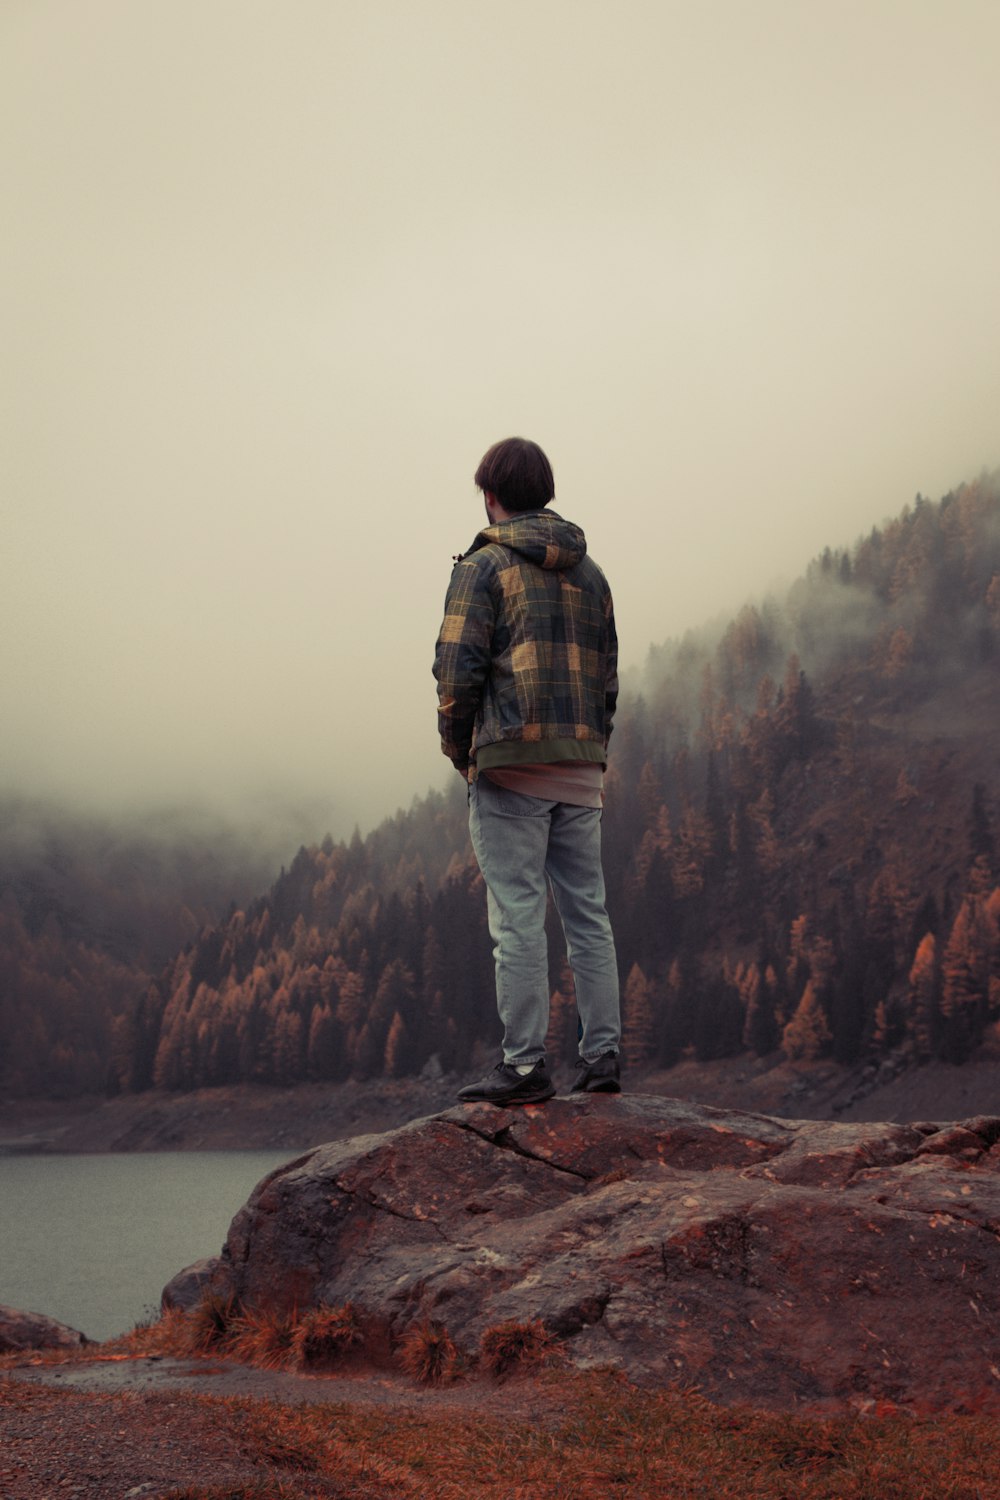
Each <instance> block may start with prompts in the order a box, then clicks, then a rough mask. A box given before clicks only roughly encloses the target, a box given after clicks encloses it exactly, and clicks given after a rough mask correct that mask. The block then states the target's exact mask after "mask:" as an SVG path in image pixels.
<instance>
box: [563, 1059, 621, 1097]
mask: <svg viewBox="0 0 1000 1500" xmlns="http://www.w3.org/2000/svg"><path fill="white" fill-rule="evenodd" d="M577 1067H578V1068H579V1070H580V1074H579V1077H578V1078H577V1080H576V1082H575V1083H574V1085H573V1087H572V1088H571V1089H570V1093H571V1094H620V1093H621V1091H622V1074H621V1067H620V1065H619V1062H618V1053H617V1052H602V1053H601V1055H600V1057H596V1058H595V1059H594V1061H593V1062H587V1061H586V1060H585V1059H584V1058H582V1057H581V1058H580V1061H579V1062H578V1063H577Z"/></svg>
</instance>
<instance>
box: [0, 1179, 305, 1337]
mask: <svg viewBox="0 0 1000 1500" xmlns="http://www.w3.org/2000/svg"><path fill="white" fill-rule="evenodd" d="M290 1160H292V1154H291V1153H289V1152H288V1151H283V1152H277V1153H276V1152H273V1151H174V1152H166V1151H164V1152H151V1153H148V1154H147V1153H142V1154H135V1155H114V1154H111V1155H100V1156H58V1155H53V1156H0V1303H5V1304H6V1305H7V1306H8V1307H17V1308H20V1309H22V1310H23V1311H26V1312H39V1313H45V1314H46V1315H47V1316H48V1317H50V1318H58V1319H59V1321H60V1322H61V1323H68V1324H69V1325H70V1326H71V1327H72V1328H78V1329H80V1331H81V1332H82V1333H85V1334H86V1335H87V1337H88V1338H92V1339H106V1338H111V1337H113V1336H114V1335H115V1334H116V1333H124V1332H126V1331H127V1330H128V1329H129V1328H132V1327H133V1326H134V1325H135V1324H136V1323H137V1322H139V1321H140V1320H141V1319H142V1318H145V1317H148V1316H149V1315H150V1313H151V1312H158V1311H159V1306H160V1293H161V1291H162V1290H163V1287H164V1286H165V1285H166V1283H167V1282H168V1281H169V1280H170V1278H171V1277H172V1276H173V1275H175V1274H176V1272H178V1271H180V1270H182V1269H183V1268H184V1267H185V1266H188V1265H190V1264H191V1262H192V1261H195V1260H200V1259H201V1258H202V1256H205V1255H217V1254H218V1252H219V1251H220V1250H221V1248H222V1245H223V1241H224V1240H225V1238H226V1233H227V1231H228V1229H229V1224H230V1221H231V1220H232V1219H233V1217H234V1216H235V1214H236V1213H238V1211H239V1210H240V1209H241V1208H242V1206H243V1204H244V1203H245V1202H246V1200H247V1198H248V1197H249V1196H250V1193H251V1192H252V1191H253V1189H254V1187H255V1186H256V1185H257V1183H258V1182H259V1181H260V1179H261V1178H262V1177H264V1176H265V1175H266V1174H267V1173H268V1172H270V1171H273V1169H274V1168H275V1167H277V1166H280V1165H281V1164H282V1162H286V1161H290Z"/></svg>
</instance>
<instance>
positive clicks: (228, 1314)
mask: <svg viewBox="0 0 1000 1500" xmlns="http://www.w3.org/2000/svg"><path fill="white" fill-rule="evenodd" d="M170 1316H171V1314H169V1313H168V1314H167V1315H166V1317H168V1318H169V1317H170ZM238 1316H239V1308H238V1306H237V1303H236V1299H235V1298H234V1297H223V1296H220V1294H219V1293H218V1292H206V1293H205V1295H204V1296H203V1297H202V1299H201V1301H200V1302H198V1303H196V1305H195V1306H194V1307H193V1308H192V1309H191V1311H190V1312H189V1313H186V1314H185V1313H182V1314H181V1320H180V1321H179V1322H178V1323H177V1325H176V1333H177V1338H178V1347H177V1351H176V1352H178V1353H184V1354H208V1353H217V1352H218V1350H219V1349H220V1348H221V1347H223V1346H224V1345H226V1344H228V1342H229V1340H230V1338H231V1336H232V1331H233V1327H234V1325H235V1323H236V1320H237V1318H238ZM162 1321H164V1320H161V1322H162ZM149 1331H150V1333H152V1331H153V1330H152V1329H150V1330H149ZM185 1341H186V1342H185Z"/></svg>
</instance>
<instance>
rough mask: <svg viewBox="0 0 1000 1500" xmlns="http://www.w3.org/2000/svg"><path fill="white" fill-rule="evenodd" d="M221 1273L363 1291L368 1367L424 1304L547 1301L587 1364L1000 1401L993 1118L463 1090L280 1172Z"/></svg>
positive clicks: (480, 1308) (330, 1298)
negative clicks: (487, 1101) (870, 1118)
mask: <svg viewBox="0 0 1000 1500" xmlns="http://www.w3.org/2000/svg"><path fill="white" fill-rule="evenodd" d="M181 1274H182V1276H183V1273H181ZM206 1275H207V1277H208V1282H209V1284H210V1285H212V1286H213V1287H214V1288H215V1289H216V1290H218V1291H220V1292H223V1293H225V1294H229V1293H232V1294H234V1295H235V1296H236V1297H238V1298H239V1299H240V1301H241V1302H243V1303H244V1304H245V1305H247V1306H249V1307H278V1308H280V1309H282V1310H292V1309H297V1310H299V1311H301V1310H302V1309H303V1308H305V1307H307V1306H310V1305H311V1304H314V1303H318V1302H327V1303H331V1304H334V1305H339V1304H342V1303H345V1302H351V1303H353V1304H354V1308H355V1311H356V1314H357V1315H358V1317H359V1321H360V1322H361V1323H362V1326H363V1328H364V1331H365V1348H366V1352H367V1354H368V1357H369V1358H371V1359H372V1360H373V1361H375V1362H378V1361H379V1360H381V1359H387V1358H388V1357H389V1356H390V1355H391V1352H392V1349H393V1347H394V1345H395V1343H396V1342H397V1341H398V1339H399V1338H400V1336H401V1335H402V1334H404V1333H405V1332H406V1330H407V1329H408V1328H409V1327H410V1326H411V1324H413V1323H414V1322H415V1321H420V1320H422V1319H424V1318H433V1319H435V1320H436V1321H438V1322H439V1323H442V1324H443V1325H444V1326H445V1327H447V1329H448V1330H449V1332H450V1333H451V1336H452V1338H453V1339H454V1340H455V1342H456V1343H457V1344H458V1345H459V1347H460V1348H463V1349H465V1350H467V1351H468V1352H469V1353H470V1354H474V1353H475V1350H476V1348H477V1346H478V1342H479V1339H480V1337H481V1335H482V1333H483V1331H484V1330H485V1329H486V1328H488V1327H490V1326H491V1325H492V1324H495V1323H498V1322H501V1321H502V1320H505V1319H509V1318H513V1319H517V1320H521V1321H524V1320H528V1319H534V1318H539V1319H541V1321H542V1322H543V1323H544V1324H545V1326H546V1327H547V1328H548V1329H549V1330H550V1331H551V1332H553V1333H554V1334H556V1335H557V1336H558V1337H559V1339H560V1340H561V1341H562V1344H563V1348H564V1351H565V1354H566V1356H567V1357H568V1359H569V1360H570V1361H571V1362H573V1363H575V1364H577V1365H580V1366H588V1365H594V1364H598V1365H612V1366H617V1367H619V1368H620V1369H622V1370H623V1371H624V1372H625V1373H626V1374H627V1375H628V1376H629V1377H630V1378H632V1379H634V1380H638V1381H643V1382H651V1383H656V1384H667V1383H671V1382H678V1383H680V1384H682V1385H694V1386H697V1387H699V1388H700V1389H701V1391H702V1392H703V1393H704V1394H705V1395H707V1396H710V1397H711V1398H712V1399H714V1400H719V1401H734V1402H736V1401H752V1402H754V1403H756V1404H761V1405H771V1406H778V1407H791V1406H794V1405H796V1404H797V1403H808V1404H814V1403H817V1402H825V1401H830V1402H833V1403H840V1404H851V1405H854V1406H860V1407H862V1408H864V1407H865V1406H866V1405H867V1404H869V1403H871V1402H873V1401H879V1400H890V1401H893V1402H895V1403H898V1404H913V1405H915V1406H917V1407H919V1408H921V1409H928V1410H932V1409H937V1410H940V1409H959V1410H960V1409H962V1408H963V1407H972V1406H975V1407H982V1406H984V1405H985V1406H988V1407H990V1408H992V1409H1000V1117H997V1118H993V1117H978V1118H976V1119H972V1120H965V1121H963V1122H961V1123H960V1124H954V1123H949V1124H933V1123H928V1124H919V1125H889V1124H884V1125H878V1124H875V1125H872V1124H844V1123H830V1122H814V1121H787V1120H775V1119H770V1118H768V1117H766V1116H762V1115H746V1114H740V1113H738V1112H735V1111H729V1110H718V1109H712V1108H709V1107H707V1106H700V1105H695V1104H687V1103H682V1102H680V1101H676V1100H671V1099H662V1098H652V1097H643V1096H637V1095H622V1096H618V1097H608V1096H597V1095H580V1096H576V1097H572V1098H570V1099H553V1100H550V1101H549V1102H548V1103H547V1104H545V1105H542V1106H535V1107H529V1108H527V1109H516V1110H515V1109H496V1108H494V1107H492V1106H490V1105H460V1106H458V1107H456V1108H454V1109H450V1110H447V1111H446V1112H445V1113H443V1114H439V1115H433V1116H431V1117H429V1118H427V1119H422V1120H417V1121H414V1122H413V1123H411V1124H409V1125H406V1126H404V1127H402V1128H401V1129H397V1130H393V1131H390V1132H388V1133H386V1134H385V1135H370V1136H360V1137H357V1138H355V1139H353V1140H345V1141H336V1142H333V1143H331V1144H329V1145H324V1146H320V1147H318V1148H317V1149H316V1150H315V1151H312V1152H310V1153H308V1154H307V1155H305V1156H302V1157H299V1158H298V1159H297V1160H295V1161H292V1162H289V1163H288V1164H287V1165H286V1166H284V1167H282V1168H280V1169H279V1170H278V1171H277V1172H274V1173H272V1174H271V1175H270V1176H269V1177H267V1178H265V1180H264V1181H263V1182H262V1183H261V1184H260V1185H259V1186H258V1187H257V1188H256V1190H255V1191H254V1193H253V1194H252V1196H251V1198H250V1200H249V1201H248V1203H247V1204H246V1206H245V1207H244V1208H243V1209H241V1211H240V1212H239V1213H238V1214H237V1216H236V1218H235V1219H234V1220H233V1224H232V1227H231V1229H230V1232H229V1236H228V1239H227V1241H226V1245H225V1248H224V1250H223V1252H222V1255H221V1256H220V1258H219V1259H218V1261H217V1262H215V1264H214V1265H212V1266H207V1267H205V1268H204V1273H203V1274H202V1276H201V1277H200V1278H199V1280H200V1281H201V1282H202V1283H204V1281H205V1277H206ZM179 1284H180V1283H179ZM165 1296H166V1298H167V1300H168V1301H170V1300H172V1298H171V1294H170V1288H168V1289H167V1292H166V1293H165Z"/></svg>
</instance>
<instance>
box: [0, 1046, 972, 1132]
mask: <svg viewBox="0 0 1000 1500" xmlns="http://www.w3.org/2000/svg"><path fill="white" fill-rule="evenodd" d="M897 1070H898V1071H897ZM464 1081H465V1080H462V1079H454V1078H451V1079H449V1078H444V1079H440V1080H437V1081H434V1082H428V1081H422V1080H418V1079H399V1080H393V1081H388V1080H378V1081H375V1082H372V1083H356V1082H351V1083H345V1084H322V1083H315V1084H302V1085H299V1086H298V1087H296V1088H266V1087H264V1086H262V1085H242V1086H240V1087H234V1088H223V1089H199V1090H195V1091H194V1092H192V1093H188V1094H168V1093H163V1092H151V1093H147V1094H135V1095H123V1096H120V1097H119V1098H116V1099H85V1100H71V1101H67V1102H65V1103H60V1102H58V1101H52V1100H8V1101H6V1102H4V1103H2V1104H0V1152H3V1151H8V1152H9V1151H18V1152H20V1151H73V1152H92V1151H208V1150H240V1149H248V1150H268V1151H271V1150H273V1151H280V1150H283V1149H287V1150H288V1154H289V1156H293V1155H295V1154H296V1153H297V1152H299V1151H304V1150H307V1149H308V1148H309V1147H311V1146H316V1145H318V1144H321V1143H322V1142H324V1141H330V1140H336V1139H340V1138H343V1137H345V1136H351V1135H364V1134H368V1133H369V1132H373V1131H380V1130H391V1129H393V1128H395V1127H396V1126H398V1125H403V1124H405V1123H406V1122H407V1121H408V1120H413V1119H417V1118H419V1117H420V1116H422V1115H429V1114H434V1113H436V1112H437V1111H439V1110H442V1109H447V1108H449V1107H450V1106H451V1105H452V1104H453V1103H454V1102H455V1093H456V1091H457V1089H458V1088H459V1086H460V1084H461V1083H462V1082H464ZM557 1083H558V1084H560V1086H561V1087H562V1088H568V1087H569V1084H570V1079H569V1077H568V1076H567V1077H565V1078H560V1077H559V1076H558V1075H557ZM625 1087H626V1088H627V1089H629V1090H630V1091H631V1092H633V1093H645V1094H657V1095H661V1096H666V1097H674V1098H678V1099H687V1100H691V1101H693V1102H696V1103H700V1104H711V1105H715V1106H716V1107H718V1108H723V1109H745V1110H750V1111H753V1112H755V1113H762V1114H772V1115H781V1116H784V1117H785V1118H787V1119H796V1118H798V1119H841V1120H891V1121H896V1122H903V1121H907V1120H937V1121H944V1120H961V1119H967V1118H969V1117H970V1116H972V1115H977V1114H998V1113H1000V1058H996V1057H981V1058H980V1059H978V1060H977V1061H975V1062H970V1063H966V1064H965V1066H964V1067H952V1066H949V1065H948V1064H946V1063H940V1062H934V1063H927V1064H926V1065H924V1066H921V1067H909V1068H901V1067H900V1064H899V1062H898V1061H897V1062H890V1063H888V1064H883V1066H882V1067H881V1069H880V1070H875V1069H874V1068H865V1067H863V1066H860V1067H856V1068H851V1069H847V1068H841V1067H838V1066H837V1065H836V1064H834V1063H831V1062H820V1063H816V1064H813V1065H812V1066H811V1067H793V1066H792V1065H791V1064H789V1063H786V1062H784V1061H783V1060H781V1059H780V1056H776V1057H774V1058H755V1057H750V1056H747V1055H744V1056H741V1057H735V1058H724V1059H722V1060H720V1061H718V1062H713V1063H697V1062H695V1061H685V1062H681V1063H679V1064H678V1065H677V1067H675V1068H671V1069H670V1070H669V1071H668V1072H649V1071H646V1072H641V1073H634V1074H631V1075H629V1074H626V1078H625Z"/></svg>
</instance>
